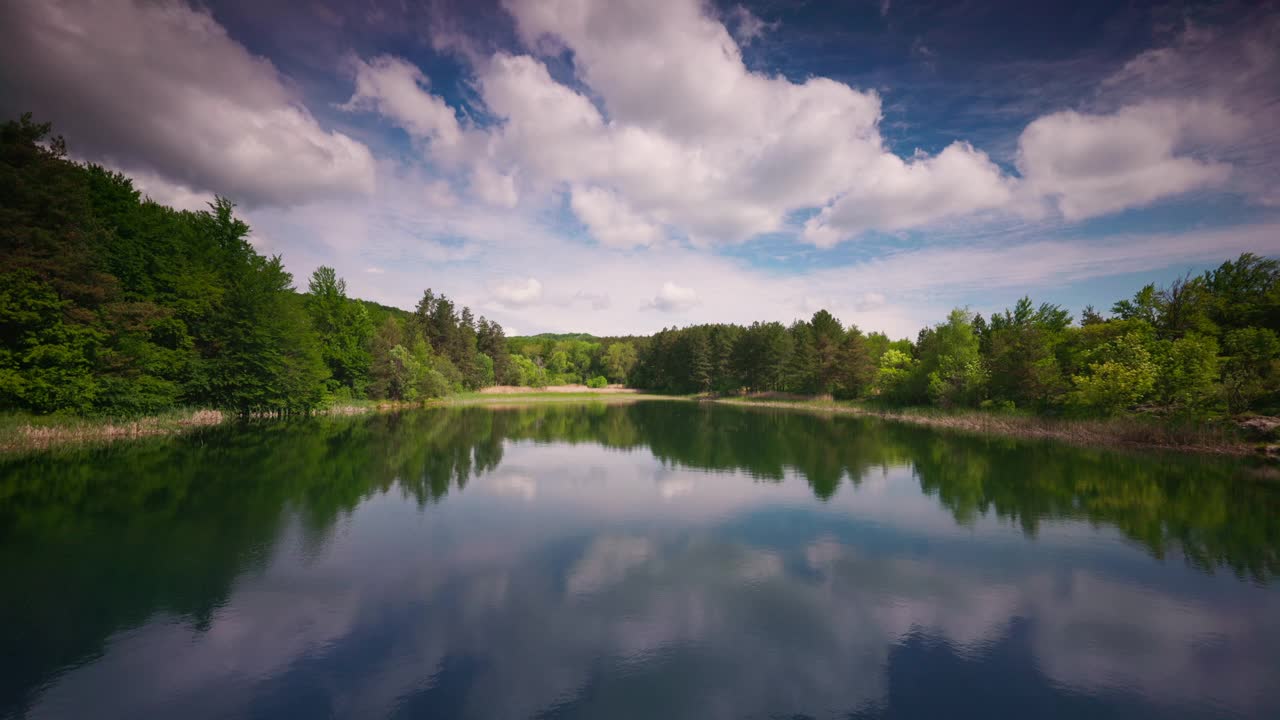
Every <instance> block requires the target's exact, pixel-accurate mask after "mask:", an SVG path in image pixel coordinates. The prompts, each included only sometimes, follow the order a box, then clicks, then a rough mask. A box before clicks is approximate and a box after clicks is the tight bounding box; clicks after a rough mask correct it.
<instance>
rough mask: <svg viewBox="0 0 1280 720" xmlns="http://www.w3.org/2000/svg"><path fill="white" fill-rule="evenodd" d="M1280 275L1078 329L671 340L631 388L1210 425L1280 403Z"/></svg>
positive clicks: (1036, 325)
mask: <svg viewBox="0 0 1280 720" xmlns="http://www.w3.org/2000/svg"><path fill="white" fill-rule="evenodd" d="M1277 331H1280V263H1277V262H1276V261H1275V260H1271V259H1267V258H1262V257H1258V256H1255V255H1251V254H1244V255H1241V256H1240V257H1239V258H1238V259H1236V260H1232V261H1228V262H1224V263H1223V264H1222V265H1221V266H1220V267H1218V268H1217V269H1215V270H1211V271H1208V272H1206V273H1204V274H1203V275H1200V276H1191V275H1188V276H1185V277H1183V278H1181V279H1179V280H1177V281H1175V282H1173V283H1172V284H1170V285H1169V286H1168V287H1156V286H1155V285H1147V286H1146V287H1143V288H1142V289H1141V290H1139V291H1138V292H1137V293H1136V294H1135V295H1134V296H1133V297H1132V298H1129V299H1125V300H1121V301H1119V302H1117V303H1115V305H1114V306H1112V308H1111V314H1110V316H1103V315H1102V314H1101V313H1099V312H1098V311H1096V310H1095V309H1094V308H1092V307H1087V308H1085V309H1084V312H1083V313H1082V314H1081V317H1080V321H1079V323H1075V322H1073V318H1072V316H1071V314H1070V313H1069V312H1068V311H1067V310H1065V309H1063V308H1062V307H1059V306H1057V305H1051V304H1047V303H1046V304H1041V305H1039V306H1037V305H1035V304H1034V303H1033V302H1032V301H1031V300H1030V299H1029V298H1023V299H1022V300H1020V301H1019V302H1018V303H1017V305H1016V306H1015V307H1014V308H1012V309H1006V310H1005V311H1004V312H1001V313H997V314H994V315H992V316H991V317H990V318H989V319H988V318H984V317H983V316H982V315H980V314H976V313H973V312H970V311H968V310H967V309H956V310H953V311H952V312H951V314H950V315H949V316H948V317H947V319H946V320H945V321H944V322H941V323H939V324H937V325H934V326H933V327H929V328H925V329H924V330H922V331H920V334H919V336H918V337H917V338H916V340H915V342H911V341H909V340H896V341H891V340H890V339H889V338H888V337H886V336H885V335H883V334H881V333H874V332H873V333H868V334H864V333H863V332H862V331H861V330H859V329H858V328H857V327H854V326H848V327H846V326H844V325H843V324H841V323H840V321H839V320H837V319H836V318H835V317H832V315H831V314H830V313H828V312H827V311H825V310H821V311H818V312H817V313H815V314H814V315H813V317H812V318H811V319H810V320H808V321H799V322H795V323H792V324H791V325H790V326H784V325H783V324H781V323H777V322H757V323H754V324H752V325H751V326H750V327H741V326H738V325H698V326H694V327H687V328H683V329H670V330H663V331H662V332H660V333H658V334H656V335H655V336H653V337H652V338H651V339H649V341H648V342H647V343H645V344H644V345H643V346H642V348H641V350H640V352H639V353H638V358H637V362H636V364H635V366H634V368H633V369H632V371H631V375H630V377H629V379H630V381H631V382H632V384H634V385H637V386H640V387H645V388H651V389H654V390H661V391H668V392H678V393H692V392H716V393H727V392H738V391H742V390H751V391H759V392H786V393H796V394H804V395H813V394H819V395H831V396H833V397H836V398H869V399H875V400H876V401H879V402H883V403H888V404H895V405H936V406H941V407H986V408H998V409H1013V408H1022V409H1026V410H1030V411H1035V412H1039V413H1051V414H1073V415H1114V414H1119V413H1143V414H1151V415H1160V416H1178V417H1195V418H1203V417H1212V416H1219V415H1221V414H1223V413H1232V414H1237V413H1243V412H1247V411H1258V412H1267V413H1271V412H1274V411H1275V409H1276V407H1277V405H1278V404H1280V396H1278V391H1280V365H1278V363H1277V360H1278V359H1280V339H1278V338H1277Z"/></svg>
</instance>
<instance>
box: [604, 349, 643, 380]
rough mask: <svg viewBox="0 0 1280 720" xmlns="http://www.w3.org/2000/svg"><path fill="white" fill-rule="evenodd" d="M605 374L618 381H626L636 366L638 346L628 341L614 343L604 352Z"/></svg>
mask: <svg viewBox="0 0 1280 720" xmlns="http://www.w3.org/2000/svg"><path fill="white" fill-rule="evenodd" d="M603 362H604V369H605V375H606V376H608V378H609V380H611V381H613V382H616V383H626V382H627V376H629V375H630V374H631V370H632V368H634V367H635V366H636V348H635V345H632V344H631V343H628V342H620V343H614V344H612V345H610V346H609V349H608V350H606V351H605V353H604V361H603Z"/></svg>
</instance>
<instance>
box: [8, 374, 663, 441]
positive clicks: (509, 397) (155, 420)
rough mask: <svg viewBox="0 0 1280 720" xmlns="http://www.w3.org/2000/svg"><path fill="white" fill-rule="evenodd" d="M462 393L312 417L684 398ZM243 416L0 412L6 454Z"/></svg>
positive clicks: (599, 392) (603, 392) (360, 405)
mask: <svg viewBox="0 0 1280 720" xmlns="http://www.w3.org/2000/svg"><path fill="white" fill-rule="evenodd" d="M487 390H490V388H485V390H482V391H480V392H473V393H461V394H458V395H451V396H448V397H443V398H431V399H429V400H423V401H413V402H405V401H396V400H364V401H357V402H344V403H338V404H335V405H332V406H330V407H328V408H325V409H323V410H319V411H317V412H315V413H312V416H341V415H364V414H366V413H378V412H398V411H401V410H412V409H418V408H427V407H443V406H451V407H452V406H465V405H484V406H486V407H493V408H507V407H519V406H521V405H528V404H533V403H538V404H542V403H562V402H587V401H589V402H598V403H609V404H620V403H631V402H638V401H641V400H684V399H687V398H684V397H679V396H671V395H651V394H646V393H642V392H639V391H636V390H630V389H622V388H617V387H611V388H595V389H593V388H588V387H587V386H585V385H580V386H579V385H572V386H570V385H564V386H556V387H553V388H520V389H511V388H504V389H502V390H501V391H499V392H486V391H487ZM235 419H237V416H236V415H235V414H234V413H228V412H223V411H221V410H211V409H207V408H205V409H191V408H186V409H175V410H170V411H167V412H163V413H158V414H156V415H144V416H140V417H133V418H119V417H101V418H97V417H83V416H63V415H44V416H40V415H27V414H22V413H13V414H7V415H0V453H13V452H27V451H38V450H48V449H54V448H59V447H72V446H80V445H99V444H108V443H112V442H116V441H120V440H137V439H142V438H152V437H164V436H176V435H182V434H185V433H188V432H193V431H196V430H199V429H202V428H208V427H213V426H216V425H221V424H223V423H226V422H231V421H234V420H235Z"/></svg>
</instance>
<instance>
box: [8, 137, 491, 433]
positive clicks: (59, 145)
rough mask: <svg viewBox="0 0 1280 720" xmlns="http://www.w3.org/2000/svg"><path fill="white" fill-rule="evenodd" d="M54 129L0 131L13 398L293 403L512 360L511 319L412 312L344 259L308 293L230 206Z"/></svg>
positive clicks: (150, 404)
mask: <svg viewBox="0 0 1280 720" xmlns="http://www.w3.org/2000/svg"><path fill="white" fill-rule="evenodd" d="M50 130H51V128H50V126H49V125H48V124H39V123H35V122H32V120H31V118H30V116H24V117H23V118H21V119H19V120H17V121H10V122H7V123H5V124H4V125H3V127H2V128H0V250H2V252H3V256H4V258H5V262H4V268H3V271H0V409H5V410H19V411H26V412H31V413H40V414H43V413H64V414H83V415H94V414H103V415H138V414H145V413H150V412H156V411H159V410H163V409H166V408H171V407H175V406H189V407H211V408H219V409H225V410H229V411H233V412H235V413H238V414H242V415H249V414H280V415H288V414H295V413H307V412H311V411H313V410H316V409H318V408H320V407H322V406H324V405H326V404H330V403H333V402H336V401H341V400H347V399H356V398H366V397H367V398H371V399H384V398H385V399H395V400H416V399H420V398H425V397H434V396H440V395H445V394H449V393H453V392H459V391H462V390H467V389H475V388H479V387H483V386H485V385H489V384H492V383H494V382H495V381H496V380H498V379H505V377H506V376H507V375H508V374H509V373H510V372H512V370H511V368H512V367H513V366H512V363H511V361H510V358H509V357H508V354H507V351H506V338H505V337H504V335H503V330H502V327H501V326H500V325H498V324H496V323H490V322H488V321H487V320H486V319H485V318H483V317H481V318H475V317H473V315H472V313H471V311H470V310H469V309H468V308H465V307H463V308H458V307H457V306H456V305H455V304H454V303H453V302H452V301H451V300H449V299H448V298H447V297H445V296H443V295H439V296H437V295H435V294H434V293H432V292H431V291H430V290H427V291H425V292H424V294H423V296H422V299H421V301H420V302H419V303H418V305H417V307H416V308H415V309H414V310H413V311H412V312H406V311H403V310H400V309H397V308H388V307H384V306H380V305H377V304H375V303H370V302H363V301H360V300H356V299H353V298H350V297H348V296H347V292H346V284H345V283H344V282H343V280H342V279H341V278H339V277H338V276H337V274H336V273H335V272H334V270H333V269H332V268H326V267H322V268H319V269H317V270H316V271H315V273H313V274H312V276H311V277H310V278H309V280H308V282H307V287H306V292H305V293H298V292H295V289H294V281H293V278H292V276H291V275H290V274H289V273H288V272H286V271H285V269H284V264H283V261H282V259H281V258H280V257H278V256H277V257H265V256H263V255H261V254H260V253H258V252H257V251H256V250H255V249H254V248H253V246H252V245H251V244H250V243H249V241H248V240H247V237H248V235H249V227H248V225H246V224H245V223H244V222H243V221H241V220H239V219H238V218H236V216H235V214H234V206H233V205H232V204H231V202H230V201H228V200H226V199H224V198H219V199H218V200H217V201H216V202H215V203H214V204H213V205H212V206H211V207H210V208H209V210H207V211H203V212H189V211H177V210H174V209H171V208H168V207H164V206H162V205H159V204H156V203H154V202H151V201H150V200H148V199H145V198H143V197H142V196H141V194H140V193H139V191H138V190H137V189H135V188H134V186H133V183H132V181H131V180H130V179H129V178H127V177H125V176H124V175H121V174H119V173H114V172H110V171H108V170H106V169H104V168H102V167H100V166H97V165H92V164H81V163H76V162H72V161H71V160H69V159H68V157H67V148H66V144H65V142H64V141H63V140H62V138H60V137H56V136H52V135H51V134H50Z"/></svg>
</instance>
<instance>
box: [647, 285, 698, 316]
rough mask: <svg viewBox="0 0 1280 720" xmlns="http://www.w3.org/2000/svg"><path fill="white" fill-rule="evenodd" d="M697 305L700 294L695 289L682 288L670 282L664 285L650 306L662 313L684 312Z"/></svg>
mask: <svg viewBox="0 0 1280 720" xmlns="http://www.w3.org/2000/svg"><path fill="white" fill-rule="evenodd" d="M697 304H698V293H697V292H696V291H695V290H694V289H693V288H687V287H681V286H680V285H677V284H675V283H673V282H671V281H670V280H668V281H667V282H664V283H662V289H660V290H658V294H657V295H655V296H654V297H653V300H652V301H651V302H650V304H649V305H650V307H653V308H655V309H658V310H661V311H662V312H683V311H685V310H688V309H690V308H692V307H693V306H695V305H697Z"/></svg>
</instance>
